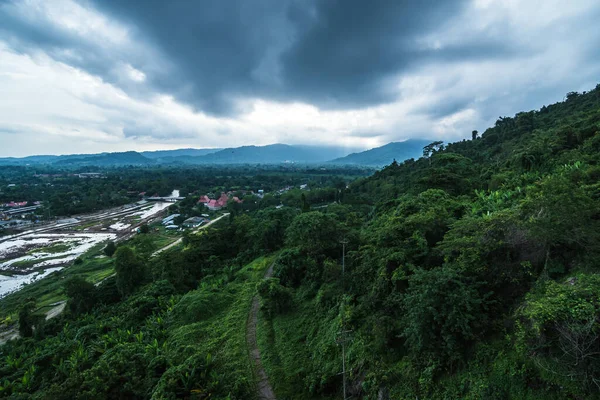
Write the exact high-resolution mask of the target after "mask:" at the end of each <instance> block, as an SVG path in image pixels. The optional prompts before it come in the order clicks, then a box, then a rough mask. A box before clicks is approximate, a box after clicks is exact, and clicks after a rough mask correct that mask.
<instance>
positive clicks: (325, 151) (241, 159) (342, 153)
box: [0, 139, 430, 167]
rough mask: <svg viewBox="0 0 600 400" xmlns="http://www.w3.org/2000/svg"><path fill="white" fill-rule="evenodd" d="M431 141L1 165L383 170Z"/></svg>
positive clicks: (74, 157)
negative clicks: (277, 166) (290, 165)
mask: <svg viewBox="0 0 600 400" xmlns="http://www.w3.org/2000/svg"><path fill="white" fill-rule="evenodd" d="M429 142H430V141H428V140H416V139H411V140H407V141H405V142H393V143H388V144H386V145H385V146H382V147H377V148H374V149H370V150H367V151H362V152H355V153H352V154H348V153H350V152H351V151H352V149H347V148H344V147H326V146H302V145H287V144H271V145H267V146H242V147H233V148H226V149H178V150H159V151H144V152H135V151H126V152H121V153H100V154H70V155H62V156H52V155H39V156H29V157H22V158H14V157H7V158H0V165H55V166H65V167H66V166H88V165H89V166H106V167H108V166H126V165H133V166H151V165H209V164H281V163H302V164H325V163H329V164H336V165H363V166H371V167H382V166H385V165H388V164H390V163H391V162H392V161H393V160H394V159H395V160H396V161H398V162H400V161H404V160H406V159H409V158H418V157H420V156H421V154H422V151H423V146H425V145H427V144H428V143H429Z"/></svg>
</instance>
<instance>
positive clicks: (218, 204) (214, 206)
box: [204, 193, 229, 211]
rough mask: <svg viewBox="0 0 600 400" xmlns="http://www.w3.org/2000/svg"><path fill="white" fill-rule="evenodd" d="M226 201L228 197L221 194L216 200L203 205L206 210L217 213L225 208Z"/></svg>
mask: <svg viewBox="0 0 600 400" xmlns="http://www.w3.org/2000/svg"><path fill="white" fill-rule="evenodd" d="M228 201H229V197H228V196H227V194H225V193H221V197H219V198H218V199H216V200H209V201H208V203H205V204H204V205H205V206H206V207H208V209H209V210H211V211H217V210H220V209H221V208H223V207H225V206H226V205H227V202H228Z"/></svg>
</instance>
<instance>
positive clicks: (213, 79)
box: [95, 0, 495, 113]
mask: <svg viewBox="0 0 600 400" xmlns="http://www.w3.org/2000/svg"><path fill="white" fill-rule="evenodd" d="M465 3H466V1H464V0H449V1H444V2H439V1H437V0H401V1H400V0H377V1H369V2H364V1H359V0H351V1H334V0H328V1H316V2H313V1H292V0H277V1H275V0H273V1H267V0H264V1H257V2H248V1H244V0H230V1H220V2H214V1H193V2H192V1H175V2H165V1H162V0H147V1H144V2H143V3H139V2H133V1H120V0H109V1H97V2H96V3H95V4H96V6H97V7H98V9H100V10H101V11H103V12H105V13H107V14H109V15H111V16H113V17H115V18H117V19H118V20H120V21H122V22H124V23H125V24H126V25H128V26H134V27H135V28H136V30H135V35H136V39H137V40H139V41H140V42H142V43H145V44H148V45H151V46H155V47H156V48H158V49H159V50H160V52H161V53H162V54H163V55H164V57H166V58H167V59H168V60H169V61H170V62H171V63H172V64H173V65H174V66H175V71H174V72H173V73H170V74H169V75H168V76H165V74H158V75H156V74H154V75H153V74H152V73H150V74H148V82H149V83H150V84H151V85H154V86H155V87H156V88H157V89H158V90H160V91H163V92H167V93H172V94H174V95H175V96H176V97H177V98H178V99H180V100H183V101H186V102H188V103H190V104H193V105H194V106H195V107H197V108H198V109H202V110H205V111H209V112H215V113H227V112H231V111H232V110H234V108H233V103H232V99H235V98H239V97H254V96H256V97H264V98H270V99H274V100H279V101H296V100H300V101H304V102H307V103H311V104H316V105H318V106H320V107H325V108H342V109H343V108H351V107H361V106H369V105H375V104H381V103H385V102H390V101H393V100H394V99H395V96H396V93H393V92H391V91H389V90H386V85H385V83H386V80H387V79H388V78H391V77H394V76H396V75H398V74H400V73H402V72H403V71H404V70H406V68H408V67H410V66H415V65H418V64H419V63H420V62H424V61H427V60H432V59H436V58H438V57H441V58H449V59H452V58H456V57H482V56H487V55H489V54H487V53H493V52H494V48H495V47H493V46H486V47H485V49H483V48H481V47H480V46H481V44H480V43H475V44H469V43H466V45H465V46H457V47H456V48H453V49H448V50H444V51H435V50H430V49H421V48H419V47H418V45H417V43H416V40H417V39H418V38H419V37H421V36H423V35H426V34H427V33H428V32H430V31H432V30H435V29H438V28H440V27H441V26H443V25H444V24H445V22H446V21H448V20H450V19H451V18H452V17H453V16H455V15H456V14H458V13H460V12H461V11H462V9H463V6H464V4H465ZM481 50H485V52H483V55H482V54H481ZM454 53H456V56H454V55H453V54H454ZM141 69H142V70H144V72H146V71H147V68H144V66H141Z"/></svg>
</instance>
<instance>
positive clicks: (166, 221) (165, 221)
mask: <svg viewBox="0 0 600 400" xmlns="http://www.w3.org/2000/svg"><path fill="white" fill-rule="evenodd" d="M179 215H180V214H171V215H169V216H168V217H166V218H163V220H162V224H163V225H169V224H171V223H172V222H173V220H174V219H175V218H177V217H179Z"/></svg>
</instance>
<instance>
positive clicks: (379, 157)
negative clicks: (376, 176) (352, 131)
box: [330, 139, 431, 167]
mask: <svg viewBox="0 0 600 400" xmlns="http://www.w3.org/2000/svg"><path fill="white" fill-rule="evenodd" d="M429 143H431V141H430V140H419V139H410V140H407V141H405V142H391V143H388V144H386V145H385V146H381V147H376V148H374V149H371V150H366V151H361V152H359V153H352V154H348V155H347V156H345V157H341V158H336V159H335V160H331V161H330V163H332V164H356V165H368V166H372V167H383V166H386V165H389V164H391V163H392V162H393V161H394V160H396V161H398V162H402V161H404V160H408V159H409V158H419V157H421V156H422V155H423V147H425V146H426V145H428V144H429Z"/></svg>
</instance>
